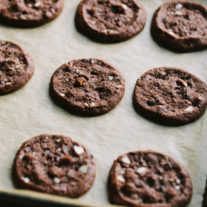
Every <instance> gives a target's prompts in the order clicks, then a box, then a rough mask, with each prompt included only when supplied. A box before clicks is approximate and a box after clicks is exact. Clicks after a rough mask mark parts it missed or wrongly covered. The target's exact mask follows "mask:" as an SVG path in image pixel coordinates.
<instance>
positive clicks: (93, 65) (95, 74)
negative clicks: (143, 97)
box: [51, 58, 125, 115]
mask: <svg viewBox="0 0 207 207" xmlns="http://www.w3.org/2000/svg"><path fill="white" fill-rule="evenodd" d="M124 90H125V81H124V79H123V77H122V75H121V74H120V72H119V71H118V70H116V69H115V68H113V67H112V66H111V65H109V64H107V63H106V62H104V61H102V60H98V59H93V58H91V59H79V60H72V61H69V62H68V63H66V64H64V65H62V66H61V67H60V68H58V69H57V70H56V71H55V73H54V74H53V76H52V78H51V92H52V96H53V97H55V99H56V100H57V101H58V103H60V104H61V105H64V106H65V107H66V108H67V109H69V110H70V111H72V112H77V113H79V114H85V115H99V114H103V113H106V112H108V111H110V110H111V109H112V108H114V107H115V106H116V105H117V104H118V103H119V101H120V100H121V98H122V97H123V95H124Z"/></svg>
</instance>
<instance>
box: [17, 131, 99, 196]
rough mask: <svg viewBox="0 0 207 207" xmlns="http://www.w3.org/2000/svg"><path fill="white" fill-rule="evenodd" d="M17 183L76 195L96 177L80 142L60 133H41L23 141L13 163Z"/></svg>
mask: <svg viewBox="0 0 207 207" xmlns="http://www.w3.org/2000/svg"><path fill="white" fill-rule="evenodd" d="M13 172H14V179H15V183H17V186H18V187H20V188H26V189H31V190H37V191H41V192H46V193H51V194H56V195H61V196H68V197H71V198H76V197H79V196H81V195H83V194H84V193H86V192H87V191H88V190H89V189H90V188H91V186H92V184H93V182H94V179H95V174H96V172H95V162H94V159H93V156H92V155H91V154H90V153H89V151H88V150H87V149H86V148H85V147H84V146H83V145H81V144H79V143H77V142H75V141H73V140H71V139H70V138H69V137H65V136H61V135H40V136H36V137H34V138H31V139H30V140H28V141H26V142H25V143H24V144H23V145H22V146H21V148H20V149H19V151H18V153H17V155H16V158H15V162H14V171H13Z"/></svg>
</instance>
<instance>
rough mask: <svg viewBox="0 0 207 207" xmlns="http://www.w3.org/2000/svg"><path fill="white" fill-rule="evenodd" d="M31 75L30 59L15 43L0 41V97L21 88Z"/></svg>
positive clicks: (32, 70)
mask: <svg viewBox="0 0 207 207" xmlns="http://www.w3.org/2000/svg"><path fill="white" fill-rule="evenodd" d="M33 73H34V64H33V60H32V59H31V57H30V56H29V55H28V54H27V53H26V52H25V51H24V50H23V49H22V48H21V47H20V46H19V45H17V44H16V43H13V42H10V41H4V40H0V95H3V94H8V93H11V92H13V91H16V90H18V89H19V88H21V87H23V86H24V85H25V84H26V83H27V82H28V81H29V80H30V78H31V77H32V75H33Z"/></svg>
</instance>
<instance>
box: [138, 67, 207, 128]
mask: <svg viewBox="0 0 207 207" xmlns="http://www.w3.org/2000/svg"><path fill="white" fill-rule="evenodd" d="M134 105H135V108H136V109H137V111H138V112H139V113H140V114H142V115H143V116H145V117H147V118H149V119H152V120H155V121H157V122H160V123H163V124H173V125H179V124H185V123H188V122H192V121H194V120H196V119H198V118H199V117H200V116H201V115H202V114H203V113H204V111H205V109H206V105H207V85H206V84H205V83H204V82H203V81H201V80H200V79H199V78H197V77H196V76H194V75H192V74H190V73H188V72H187V71H184V70H182V69H178V68H170V67H162V68H156V69H152V70H149V71H147V72H146V73H144V74H143V75H142V76H141V77H140V78H139V79H138V80H137V83H136V85H135V89H134Z"/></svg>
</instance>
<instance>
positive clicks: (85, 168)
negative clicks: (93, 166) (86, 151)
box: [79, 165, 88, 174]
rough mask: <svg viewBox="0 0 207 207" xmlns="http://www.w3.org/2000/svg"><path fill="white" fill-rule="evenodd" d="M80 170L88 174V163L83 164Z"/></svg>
mask: <svg viewBox="0 0 207 207" xmlns="http://www.w3.org/2000/svg"><path fill="white" fill-rule="evenodd" d="M79 171H81V172H82V173H84V174H87V172H88V165H83V166H81V167H80V168H79Z"/></svg>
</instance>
